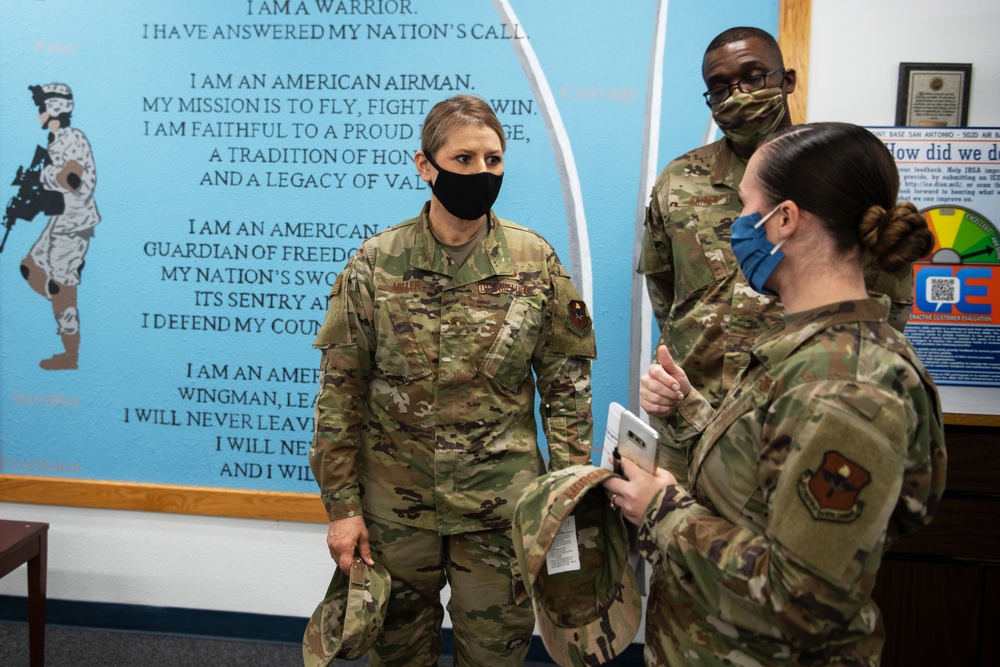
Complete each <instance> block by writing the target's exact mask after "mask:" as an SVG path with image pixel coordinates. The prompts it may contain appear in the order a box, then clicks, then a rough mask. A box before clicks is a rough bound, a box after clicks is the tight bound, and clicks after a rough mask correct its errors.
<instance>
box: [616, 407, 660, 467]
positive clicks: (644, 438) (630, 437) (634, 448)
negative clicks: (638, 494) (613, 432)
mask: <svg viewBox="0 0 1000 667" xmlns="http://www.w3.org/2000/svg"><path fill="white" fill-rule="evenodd" d="M657 439H658V437H657V434H656V430H655V429H654V428H653V427H652V426H650V425H649V424H647V423H646V422H644V421H642V420H641V419H639V417H638V416H636V415H635V414H633V413H631V412H629V411H628V410H625V411H623V412H622V416H621V421H619V422H618V452H619V453H620V454H621V455H622V456H626V457H628V459H629V460H630V461H632V462H633V463H635V464H636V465H637V466H639V467H640V468H642V469H643V470H645V471H646V472H648V473H650V474H652V473H654V472H656V441H657Z"/></svg>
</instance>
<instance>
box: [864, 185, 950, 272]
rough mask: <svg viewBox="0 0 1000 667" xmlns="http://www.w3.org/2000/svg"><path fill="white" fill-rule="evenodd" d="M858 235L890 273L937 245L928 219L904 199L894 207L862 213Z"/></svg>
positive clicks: (880, 265)
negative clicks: (928, 225) (928, 224)
mask: <svg viewBox="0 0 1000 667" xmlns="http://www.w3.org/2000/svg"><path fill="white" fill-rule="evenodd" d="M858 235H859V236H860V238H861V243H862V244H863V245H864V246H865V247H866V248H868V249H869V250H870V251H871V253H872V256H874V257H875V260H876V261H877V262H878V265H879V267H880V268H881V269H882V270H883V271H888V272H889V273H895V272H897V271H899V270H900V269H903V268H904V267H906V266H907V265H909V264H912V263H913V262H914V261H916V260H918V259H920V258H921V257H923V256H925V255H926V254H927V253H928V252H930V250H931V248H932V247H933V245H934V235H933V234H931V232H930V230H929V229H928V228H927V220H925V219H924V216H923V215H921V214H920V213H919V212H918V211H917V207H916V206H914V205H913V204H912V203H911V202H901V203H899V204H897V205H896V206H895V207H893V208H892V209H891V210H886V209H884V208H882V207H881V206H869V207H868V210H866V211H865V212H864V214H863V215H862V216H861V221H860V223H859V224H858Z"/></svg>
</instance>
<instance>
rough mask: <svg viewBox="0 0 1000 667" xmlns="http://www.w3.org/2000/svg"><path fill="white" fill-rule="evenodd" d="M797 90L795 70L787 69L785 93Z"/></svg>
mask: <svg viewBox="0 0 1000 667" xmlns="http://www.w3.org/2000/svg"><path fill="white" fill-rule="evenodd" d="M794 90H795V70H794V69H786V70H785V94H786V95H787V94H788V93H791V92H793V91H794Z"/></svg>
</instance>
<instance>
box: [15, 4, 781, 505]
mask: <svg viewBox="0 0 1000 667" xmlns="http://www.w3.org/2000/svg"><path fill="white" fill-rule="evenodd" d="M777 10H778V1H777V0H752V1H751V0H705V1H704V2H697V3H694V2H691V3H678V2H670V3H668V2H667V1H666V0H635V1H634V2H633V1H630V2H613V1H611V0H545V1H544V2H538V1H537V0H530V1H520V0H360V1H359V0H301V1H299V0H293V1H292V2H288V1H285V0H279V1H274V0H212V1H211V2H206V1H204V0H175V1H172V2H145V1H142V0H105V1H103V2H99V3H98V2H82V1H80V0H4V2H3V21H0V62H2V63H3V66H2V68H0V117H2V118H3V123H2V124H0V197H2V200H0V204H3V205H6V204H7V203H8V202H10V201H12V200H13V199H15V198H16V196H17V194H18V192H19V186H17V185H13V184H12V181H14V180H15V177H16V176H17V173H18V170H19V169H22V170H23V173H37V170H39V169H41V168H42V165H41V164H40V163H36V164H35V168H34V169H35V171H33V170H32V163H33V161H34V160H35V157H36V156H37V155H39V153H38V150H39V149H40V150H41V151H42V154H44V153H45V152H46V150H48V147H49V136H48V135H49V131H48V129H44V128H42V126H41V121H42V119H41V118H40V116H39V108H38V106H37V104H36V103H35V101H34V99H33V95H32V91H31V90H30V89H29V88H30V87H33V86H40V87H42V88H49V90H51V91H54V92H55V94H56V95H57V96H59V95H61V96H62V99H63V100H64V102H65V101H66V100H67V98H68V96H67V95H64V94H63V93H65V92H66V91H63V90H62V89H58V90H57V88H52V87H50V86H49V84H63V85H65V86H66V87H67V88H68V89H69V90H70V91H71V93H72V102H73V108H72V111H71V115H70V122H69V130H72V132H69V133H67V132H63V133H62V135H65V137H67V138H72V140H73V141H72V142H71V143H72V144H73V146H74V147H75V148H74V150H76V151H78V153H74V154H73V155H74V156H75V159H76V160H77V161H78V162H86V161H87V157H86V154H88V150H89V155H90V159H92V163H93V171H94V173H96V184H95V185H94V186H93V188H92V192H91V194H92V202H93V204H94V206H95V207H96V212H97V215H99V218H100V220H99V222H97V224H92V223H93V222H94V221H95V218H86V216H81V215H80V211H79V210H75V209H74V210H73V211H70V214H71V215H70V216H69V218H67V219H66V222H69V223H72V224H74V225H77V226H78V228H79V227H88V226H89V229H90V230H91V231H92V233H90V234H88V235H85V236H86V241H87V243H86V244H85V245H86V247H83V244H77V245H74V246H73V247H72V248H70V249H69V255H66V254H63V253H61V252H55V253H54V254H53V253H51V252H49V250H51V249H52V248H53V247H54V245H53V244H52V243H50V241H51V240H52V239H49V238H48V237H46V238H43V236H44V235H43V231H44V230H45V229H46V227H47V225H49V224H51V221H52V219H53V215H51V214H48V213H44V212H43V213H38V214H37V215H36V216H35V217H34V218H33V219H32V220H31V221H26V220H23V219H18V220H17V221H16V224H15V225H14V226H13V228H12V229H10V234H9V236H8V238H7V241H6V244H5V246H4V248H3V252H2V253H0V474H15V475H40V476H50V477H68V478H78V479H91V480H110V481H123V482H141V483H152V484H170V485H189V486H207V487H223V488H236V489H260V490H269V491H303V492H315V491H316V482H315V481H314V480H313V478H312V474H311V471H310V470H309V466H308V456H307V455H308V449H309V444H310V440H311V437H312V432H313V402H314V399H315V395H316V390H317V387H318V382H319V375H318V366H319V360H320V356H319V352H318V351H316V350H314V349H312V347H311V343H312V341H313V339H314V337H315V335H316V332H317V329H318V327H319V325H320V322H321V321H322V320H323V316H324V314H325V311H326V305H327V296H328V294H329V293H330V289H331V285H332V284H333V282H334V281H335V279H336V277H337V275H338V273H339V272H340V271H342V270H343V267H344V265H345V262H346V261H347V259H348V258H349V257H350V256H351V255H352V254H353V253H354V252H355V249H356V248H357V247H358V246H359V244H360V243H361V242H362V241H363V240H364V239H365V238H366V237H368V236H370V235H372V234H375V233H378V232H381V231H383V230H385V229H386V228H388V227H389V226H391V225H393V224H396V223H397V222H400V221H402V220H404V219H407V218H410V217H412V216H414V215H417V214H418V213H419V211H420V209H421V207H422V206H423V204H424V202H425V201H427V199H428V198H429V196H430V191H429V190H428V188H427V184H426V183H424V182H423V181H422V180H420V179H419V178H418V176H417V174H416V169H415V168H414V166H413V162H412V158H413V154H414V152H415V151H416V150H418V149H419V145H420V142H419V134H420V129H421V124H422V122H423V119H424V116H425V115H426V114H427V112H428V111H429V110H430V108H431V106H432V105H433V104H434V103H436V102H438V101H440V100H442V99H445V98H447V97H450V96H452V95H455V94H457V93H472V94H475V95H479V96H480V97H482V98H484V99H486V100H487V101H488V102H489V103H490V104H491V105H492V106H493V108H494V109H495V110H496V112H497V114H498V116H499V118H500V121H501V123H503V125H504V128H505V130H506V133H507V139H508V147H507V152H506V155H505V160H504V161H505V175H504V182H503V189H502V190H501V192H500V196H499V199H498V200H497V203H496V205H495V207H494V209H495V211H496V213H497V214H498V215H499V216H501V217H503V218H506V219H508V220H511V221H514V222H516V223H519V224H523V225H526V226H528V227H530V228H532V229H534V230H536V231H538V232H539V233H541V234H542V235H543V236H544V237H545V238H546V239H547V240H548V241H549V242H550V243H551V244H552V245H553V247H554V248H555V249H556V251H557V252H558V254H559V257H560V259H561V260H562V262H563V263H564V264H565V265H566V266H567V267H568V268H569V269H570V271H571V272H572V274H573V279H574V281H576V283H577V285H578V287H579V288H580V290H581V293H582V294H583V296H584V298H585V299H586V300H587V301H588V303H589V304H590V306H591V309H592V313H593V319H594V329H595V332H596V335H597V341H598V355H599V360H598V361H597V362H596V363H595V364H594V367H593V382H592V386H593V388H594V414H595V420H596V422H597V423H596V425H595V433H601V432H602V431H603V428H604V424H603V421H604V419H605V415H606V413H607V406H608V404H609V403H610V402H611V401H614V400H621V399H622V397H623V396H626V395H627V392H628V386H627V384H628V369H629V367H630V362H631V360H630V359H629V352H630V350H629V344H628V331H627V327H626V328H624V329H623V328H622V327H621V326H620V324H621V322H625V321H628V320H629V319H630V318H631V313H630V312H629V297H628V295H629V294H630V292H631V283H632V275H633V270H632V267H633V264H632V251H633V240H634V239H633V234H632V232H631V230H633V229H634V228H635V225H636V219H637V215H636V210H637V206H636V199H637V197H638V198H639V199H640V200H641V201H645V200H646V198H648V196H649V192H648V188H647V191H646V192H639V187H638V183H639V178H640V172H641V170H642V156H643V149H644V147H647V148H650V149H652V148H658V150H659V157H658V159H657V162H658V167H659V168H662V166H663V165H665V164H666V163H667V162H668V161H669V160H670V159H672V158H673V157H675V156H677V155H680V154H681V153H683V152H684V151H685V150H688V149H690V148H691V147H693V146H697V145H699V144H700V143H701V142H702V137H703V134H704V132H705V127H706V124H707V122H708V121H709V110H708V109H707V108H706V107H705V105H704V100H703V99H702V97H701V93H702V92H703V89H704V83H703V81H702V80H701V70H700V63H701V58H702V54H703V52H704V48H705V46H706V45H707V44H708V43H709V42H710V41H711V39H712V38H713V37H714V36H715V35H717V34H718V33H719V32H721V31H722V30H724V29H726V28H728V27H731V26H732V25H758V26H760V27H762V28H764V29H766V30H769V31H771V32H776V30H777V23H778V22H777V14H778V11H777ZM659 29H663V32H659V33H658V32H657V30H659ZM664 33H665V40H666V45H667V46H666V48H665V49H663V50H661V51H656V50H655V49H654V48H653V46H654V44H655V43H658V42H657V40H656V35H657V34H659V35H663V34H664ZM653 53H656V54H657V57H659V58H660V59H661V60H660V61H659V64H660V65H662V68H652V67H651V58H652V57H653V56H652V55H651V54H653ZM660 69H662V76H661V78H662V82H661V83H662V116H659V115H658V116H657V117H656V118H655V120H654V122H653V125H654V126H655V127H656V128H660V127H662V128H669V129H670V131H669V132H666V131H665V132H662V133H660V134H659V135H657V136H659V140H658V141H650V140H649V135H648V132H650V130H649V129H648V128H647V127H646V123H645V119H646V118H645V104H646V90H647V88H648V85H649V77H650V76H651V74H650V72H651V71H657V72H659V71H660ZM655 90H661V88H659V87H657V88H655ZM64 102H63V103H60V104H61V106H62V110H65V107H66V106H67V105H66V104H65V103H64ZM60 141H63V139H62V138H60ZM84 142H85V144H84ZM85 148H86V150H85ZM52 152H55V153H58V151H52ZM61 156H62V159H63V160H67V159H68V158H69V155H68V154H67V151H65V150H63V151H62V153H61ZM49 157H50V158H51V157H53V156H52V155H50V156H49ZM57 157H58V156H57ZM88 173H90V172H88ZM64 176H65V175H64ZM622 230H629V231H626V232H625V233H623V232H622ZM4 231H6V230H4V229H3V228H0V233H2V232H4ZM39 243H40V244H41V245H38V244H39ZM591 247H593V248H599V252H591V250H590V248H591ZM36 249H37V252H36ZM64 250H65V249H64ZM71 256H76V257H81V256H82V259H83V267H82V270H81V271H79V274H78V275H64V274H65V271H63V273H62V274H60V271H59V266H61V265H67V266H68V265H70V264H71V262H69V261H68V260H69V259H70V258H71ZM29 258H33V259H30V260H29ZM39 263H40V265H39ZM35 265H39V267H38V270H36V268H35ZM41 265H44V266H41ZM74 266H75V265H74ZM45 268H49V269H52V270H53V272H54V275H56V277H57V278H60V280H61V281H62V282H61V284H62V285H63V286H64V287H62V288H59V293H58V294H57V295H56V296H55V298H51V297H53V295H52V294H51V288H50V286H49V285H48V281H47V280H46V279H43V278H42V277H41V276H42V274H40V273H39V272H38V271H39V270H44V269H45ZM25 270H26V271H27V274H28V279H27V280H25V278H24V271H25ZM71 273H72V272H71ZM57 282H58V281H57ZM71 283H75V284H71ZM57 287H58V285H57ZM74 299H75V303H76V305H75V306H70V305H67V304H68V303H70V302H71V301H73V300H74ZM71 308H75V310H72V311H71ZM67 345H69V346H70V347H73V346H74V345H75V346H77V347H78V363H77V364H76V368H68V367H69V366H71V365H73V364H70V363H69V362H68V361H67V359H66V358H65V357H59V355H60V354H62V353H63V351H64V349H65V348H66V346H67ZM54 357H55V358H56V359H55V360H54V361H53V358H54ZM43 362H45V364H46V365H47V367H46V366H43V365H42V364H43ZM595 458H596V459H597V460H599V458H600V452H599V451H596V452H595Z"/></svg>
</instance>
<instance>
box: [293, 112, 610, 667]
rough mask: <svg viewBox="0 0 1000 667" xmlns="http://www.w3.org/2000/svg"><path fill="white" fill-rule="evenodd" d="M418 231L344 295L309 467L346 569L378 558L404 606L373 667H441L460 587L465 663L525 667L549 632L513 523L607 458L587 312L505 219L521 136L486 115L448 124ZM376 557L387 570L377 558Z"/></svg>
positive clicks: (373, 263) (552, 264)
mask: <svg viewBox="0 0 1000 667" xmlns="http://www.w3.org/2000/svg"><path fill="white" fill-rule="evenodd" d="M421 147H422V150H420V151H419V152H417V153H416V154H415V157H414V161H415V163H416V167H417V171H418V172H419V174H420V176H421V178H422V179H423V180H424V181H426V182H428V183H430V184H431V191H432V193H433V194H432V196H431V199H430V201H429V202H428V203H427V204H426V205H425V206H424V208H423V210H422V211H421V212H420V214H419V215H417V216H416V217H414V218H412V219H410V220H406V221H404V222H402V223H400V224H398V225H396V226H394V227H392V228H390V229H388V230H386V231H384V232H381V233H379V234H376V235H375V236H373V237H371V238H369V239H368V240H366V241H365V242H364V243H363V244H362V247H361V248H360V250H359V251H358V253H357V254H356V255H355V256H354V257H353V258H352V259H351V260H350V261H349V262H348V264H347V266H346V267H345V269H344V271H343V273H341V274H340V275H339V276H338V277H337V280H336V283H335V285H334V287H333V291H332V293H331V298H330V307H329V311H328V313H327V316H326V320H325V321H324V323H323V327H322V329H321V330H320V333H319V336H318V337H317V339H316V342H315V346H316V347H318V348H321V349H322V350H323V357H322V361H321V371H322V380H321V386H320V392H319V397H318V399H317V404H316V433H315V436H314V439H313V447H312V450H311V452H310V463H311V465H312V469H313V471H314V473H315V476H316V480H317V481H318V483H319V486H320V489H321V492H322V498H323V502H324V504H325V506H326V509H327V514H328V515H329V518H330V528H329V533H328V536H327V542H328V546H329V548H330V554H331V556H332V557H333V558H334V560H335V561H336V562H337V564H338V566H339V567H340V568H341V569H342V570H344V571H345V572H348V571H349V568H350V565H351V561H352V557H353V556H354V554H355V551H356V550H357V552H358V553H359V554H360V556H361V557H362V558H363V559H365V560H366V561H367V562H368V563H369V564H372V563H373V558H377V559H379V560H380V562H381V563H382V564H383V565H384V566H385V568H386V570H388V572H389V574H390V575H391V576H392V593H391V597H390V600H389V606H388V610H387V612H386V618H385V626H384V630H383V632H382V633H381V634H380V635H379V638H378V639H377V640H376V643H375V647H374V650H373V652H372V653H373V654H372V655H371V661H372V664H373V665H400V666H404V665H405V666H407V667H409V666H415V667H420V666H422V665H435V664H437V660H438V656H440V654H441V622H442V618H443V609H442V607H441V603H440V601H439V593H440V591H441V589H442V587H443V586H444V584H445V583H446V582H447V583H448V584H450V587H451V598H450V601H449V603H448V611H449V614H450V618H451V622H452V626H453V629H454V640H455V641H454V656H455V664H456V665H489V666H491V667H500V666H501V665H517V664H520V663H522V662H523V661H524V656H525V654H526V652H527V649H528V644H529V642H530V640H531V634H532V630H533V628H534V615H533V613H532V610H531V604H530V602H529V601H528V597H527V591H526V589H525V588H524V585H523V583H522V581H521V577H520V574H519V572H518V566H517V559H516V557H515V555H514V550H513V544H512V542H511V519H512V516H513V513H514V505H515V503H516V501H517V498H518V496H519V495H520V493H521V491H522V490H523V489H524V488H525V487H526V486H527V485H528V484H529V483H530V482H531V481H532V480H533V479H534V478H535V477H537V476H538V475H539V474H540V473H542V472H543V471H544V469H545V466H544V462H543V459H542V455H541V452H540V451H539V448H538V442H537V438H536V428H535V416H534V406H535V388H536V383H537V390H538V394H539V395H540V397H541V404H542V407H543V409H542V428H543V429H544V430H545V435H546V439H547V441H548V445H549V458H550V468H552V469H557V468H562V467H566V466H568V465H571V464H578V463H586V462H589V461H590V446H591V428H592V424H591V421H592V420H591V408H590V404H591V389H590V360H591V359H593V358H594V357H595V345H594V333H593V327H592V324H591V321H590V316H589V314H588V312H587V307H586V305H585V304H584V302H583V301H582V300H581V299H580V297H579V295H578V294H577V291H576V289H575V288H574V287H573V284H572V283H571V282H570V279H569V275H568V274H567V272H566V269H565V268H564V267H563V265H562V264H561V263H560V262H559V259H558V258H557V257H556V253H555V251H554V250H553V249H552V246H550V245H549V244H548V243H547V242H546V241H545V239H543V238H542V237H541V236H539V235H538V234H536V233H535V232H532V231H530V230H528V229H526V228H524V227H521V226H519V225H515V224H513V223H511V222H507V221H505V220H501V219H500V218H498V217H497V216H496V215H494V213H493V212H492V210H491V208H490V207H491V206H492V204H493V202H494V200H495V199H496V197H497V193H498V192H499V189H500V183H501V181H502V179H503V172H504V167H503V153H504V148H505V138H504V130H503V127H502V126H501V125H500V122H499V120H497V117H496V115H494V113H493V111H492V109H490V107H489V105H488V104H486V103H485V102H484V101H483V100H481V99H479V98H477V97H472V96H469V95H459V96H456V97H453V98H451V99H448V100H445V101H444V102H440V103H438V104H437V105H435V106H434V108H433V109H431V111H430V113H429V114H428V116H427V118H426V119H425V121H424V125H423V130H422V133H421ZM373 554H374V555H373Z"/></svg>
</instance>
